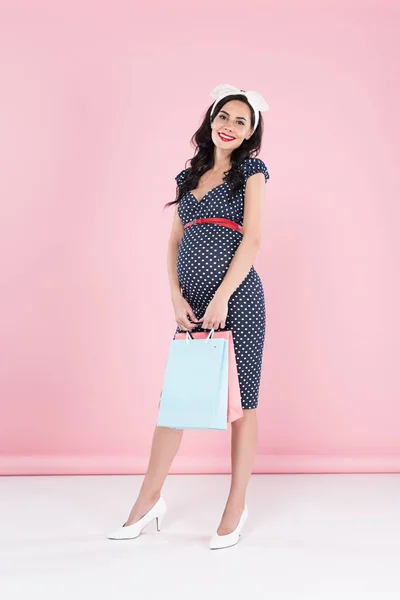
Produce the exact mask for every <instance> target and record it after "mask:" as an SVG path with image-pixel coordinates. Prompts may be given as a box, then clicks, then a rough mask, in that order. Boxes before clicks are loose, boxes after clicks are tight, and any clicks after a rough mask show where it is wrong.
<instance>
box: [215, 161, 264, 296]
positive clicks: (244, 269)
mask: <svg viewBox="0 0 400 600" xmlns="http://www.w3.org/2000/svg"><path fill="white" fill-rule="evenodd" d="M264 204H265V177H264V174H263V173H255V174H254V175H252V176H251V177H249V179H248V180H247V183H246V188H245V201H244V214H243V238H242V241H241V242H240V245H239V247H238V249H237V250H236V252H235V255H234V257H233V259H232V260H231V263H230V265H229V269H228V271H227V272H226V275H225V277H224V279H223V281H222V283H221V285H220V286H219V288H218V289H217V291H216V294H215V295H216V296H220V297H222V298H224V299H225V300H226V301H228V300H229V298H230V297H231V295H232V294H233V292H234V291H235V290H236V289H237V288H238V287H239V285H240V284H241V283H242V281H243V280H244V279H245V277H246V276H247V275H248V273H249V271H250V269H251V267H252V265H253V262H254V259H255V257H256V256H257V252H258V250H259V247H260V244H261V234H262V220H263V211H264Z"/></svg>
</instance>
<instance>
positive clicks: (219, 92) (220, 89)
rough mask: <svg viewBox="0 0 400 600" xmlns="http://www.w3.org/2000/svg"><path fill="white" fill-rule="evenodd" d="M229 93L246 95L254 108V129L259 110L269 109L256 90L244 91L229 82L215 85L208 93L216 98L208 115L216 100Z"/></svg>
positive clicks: (212, 110)
mask: <svg viewBox="0 0 400 600" xmlns="http://www.w3.org/2000/svg"><path fill="white" fill-rule="evenodd" d="M231 94H242V95H243V96H246V98H247V100H248V101H249V104H250V105H251V107H252V108H253V110H254V116H255V122H254V129H253V131H255V129H256V127H257V125H258V120H259V115H260V112H264V111H266V110H269V106H268V104H267V103H266V101H265V100H264V98H263V97H262V96H261V94H259V93H258V92H252V91H249V92H245V91H244V90H240V89H239V88H237V87H235V86H234V85H229V83H221V84H220V85H217V87H215V88H214V89H213V90H212V92H211V93H210V96H211V97H212V98H216V100H215V102H214V104H213V105H212V108H211V113H210V115H212V114H213V112H214V108H215V105H216V104H217V102H219V101H220V100H221V98H224V97H225V96H230V95H231Z"/></svg>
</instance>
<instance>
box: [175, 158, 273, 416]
mask: <svg viewBox="0 0 400 600" xmlns="http://www.w3.org/2000/svg"><path fill="white" fill-rule="evenodd" d="M241 168H242V169H243V171H244V174H245V182H244V184H243V186H242V189H241V190H239V191H238V192H237V193H236V195H235V197H234V200H233V201H231V203H228V202H227V199H228V197H229V186H228V184H226V183H222V184H220V185H218V186H216V187H214V188H213V189H211V190H210V191H208V192H207V193H206V194H205V195H204V196H203V198H202V199H201V200H200V202H199V201H198V200H197V199H196V198H195V197H194V196H193V194H192V193H191V192H187V193H186V194H185V195H184V196H183V197H182V198H181V200H180V203H179V206H178V215H179V217H180V219H181V221H182V224H183V225H185V224H186V223H188V222H189V221H192V220H193V219H198V218H201V217H202V218H204V217H223V218H226V219H231V220H232V221H235V222H236V223H239V224H240V225H243V212H244V199H245V187H246V182H247V180H248V178H249V177H251V176H252V175H254V174H256V173H264V176H265V181H267V180H268V179H269V173H268V170H267V167H266V166H265V164H264V162H263V161H262V160H261V159H260V158H248V159H246V160H244V161H243V163H242V164H241ZM188 170H189V169H184V170H183V171H181V172H180V173H179V174H178V175H177V176H176V177H175V180H176V182H177V184H178V185H180V184H181V183H182V182H183V181H184V178H185V175H186V173H187V171H188ZM241 241H242V234H241V233H239V232H238V231H235V230H234V229H229V228H227V227H223V226H221V225H215V224H212V223H204V224H202V225H192V226H191V227H188V228H187V229H185V230H184V233H183V236H182V240H181V243H180V245H179V250H178V261H177V272H178V278H179V282H180V285H181V287H182V295H183V297H184V298H185V299H186V300H187V301H188V303H189V304H190V306H191V308H192V310H193V312H194V314H195V315H196V319H199V318H200V317H202V316H203V315H204V313H205V311H206V309H207V306H208V304H209V303H210V301H211V300H212V298H213V296H214V294H215V292H216V291H217V289H218V287H219V286H220V284H221V283H222V280H223V279H224V277H225V274H226V272H227V270H228V268H229V265H230V262H231V260H232V258H233V256H234V254H235V252H236V250H237V248H238V247H239V245H240V242H241ZM225 330H231V331H232V338H233V345H234V349H235V355H236V364H237V369H238V377H239V386H240V392H241V402H242V407H243V408H244V409H252V408H257V405H258V392H259V386H260V378H261V366H262V354H263V348H264V340H265V332H266V308H265V298H264V289H263V285H262V282H261V279H260V277H259V275H258V273H257V272H256V270H255V269H254V267H253V266H252V267H251V268H250V270H249V272H248V274H247V275H246V277H245V278H244V280H243V281H242V283H241V284H240V285H239V287H238V288H237V289H236V290H235V291H234V292H233V294H232V295H231V297H230V298H229V301H228V314H227V318H226V324H225ZM192 331H193V332H195V331H205V330H203V329H202V327H201V325H198V326H197V327H195V328H193V330H192ZM218 331H223V330H222V329H219V330H218ZM178 332H180V329H179V327H177V328H176V331H175V333H178ZM174 335H175V334H174Z"/></svg>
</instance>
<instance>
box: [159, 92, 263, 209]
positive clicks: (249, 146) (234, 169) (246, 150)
mask: <svg viewBox="0 0 400 600" xmlns="http://www.w3.org/2000/svg"><path fill="white" fill-rule="evenodd" d="M231 100H240V102H244V103H245V104H247V106H248V107H249V108H250V114H251V127H254V123H255V115H254V110H253V107H252V106H251V104H250V103H249V102H248V100H247V98H246V96H243V95H241V94H231V95H230V96H225V97H224V98H221V100H220V101H219V102H217V104H216V105H215V110H214V112H213V114H212V116H211V108H212V104H211V106H210V107H209V109H208V110H207V112H206V114H205V116H204V119H203V122H202V124H201V125H200V127H199V129H198V130H197V131H196V133H195V134H194V135H193V136H192V138H191V140H190V143H191V145H192V146H194V148H195V155H194V156H193V158H191V159H188V160H189V163H190V168H189V171H188V173H187V175H186V177H185V180H184V181H183V183H182V184H181V185H180V186H179V192H178V194H177V197H176V199H175V200H174V201H173V202H167V204H165V206H164V208H166V207H167V206H172V205H173V204H179V202H180V201H181V198H182V196H184V194H186V193H187V192H188V191H190V190H195V189H196V188H197V184H198V182H199V179H200V177H201V176H202V175H203V173H206V172H207V171H208V170H209V169H211V168H212V167H213V166H214V148H215V146H214V142H213V141H212V138H211V122H212V121H214V119H215V118H216V116H217V115H218V113H219V111H220V110H221V108H222V107H223V106H224V104H226V103H227V102H230V101H231ZM263 131H264V122H263V119H262V116H261V113H260V115H259V121H258V124H257V128H256V130H255V131H254V133H253V134H252V135H251V137H250V138H249V139H248V140H243V142H242V143H241V145H240V146H239V147H238V148H235V150H233V152H232V154H231V156H230V159H231V168H230V169H229V171H224V177H223V182H225V183H227V184H228V186H229V188H230V196H229V197H230V201H232V200H233V197H234V196H235V194H236V192H238V191H239V190H240V188H241V187H242V185H243V184H244V173H243V171H242V170H241V169H240V168H239V165H240V164H241V163H242V162H243V161H244V160H245V159H246V158H254V157H255V156H257V155H258V154H259V152H260V149H261V139H262V135H263ZM187 162H188V161H186V163H187ZM185 168H188V167H185Z"/></svg>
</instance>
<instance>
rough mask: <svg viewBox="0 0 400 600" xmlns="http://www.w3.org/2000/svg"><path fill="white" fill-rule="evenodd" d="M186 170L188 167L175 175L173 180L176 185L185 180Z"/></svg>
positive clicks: (187, 170)
mask: <svg viewBox="0 0 400 600" xmlns="http://www.w3.org/2000/svg"><path fill="white" fill-rule="evenodd" d="M188 172H189V169H183V170H182V171H181V172H180V173H178V175H176V176H175V181H176V183H177V184H178V186H181V185H182V183H183V182H184V181H185V179H186V175H187V173H188Z"/></svg>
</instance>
